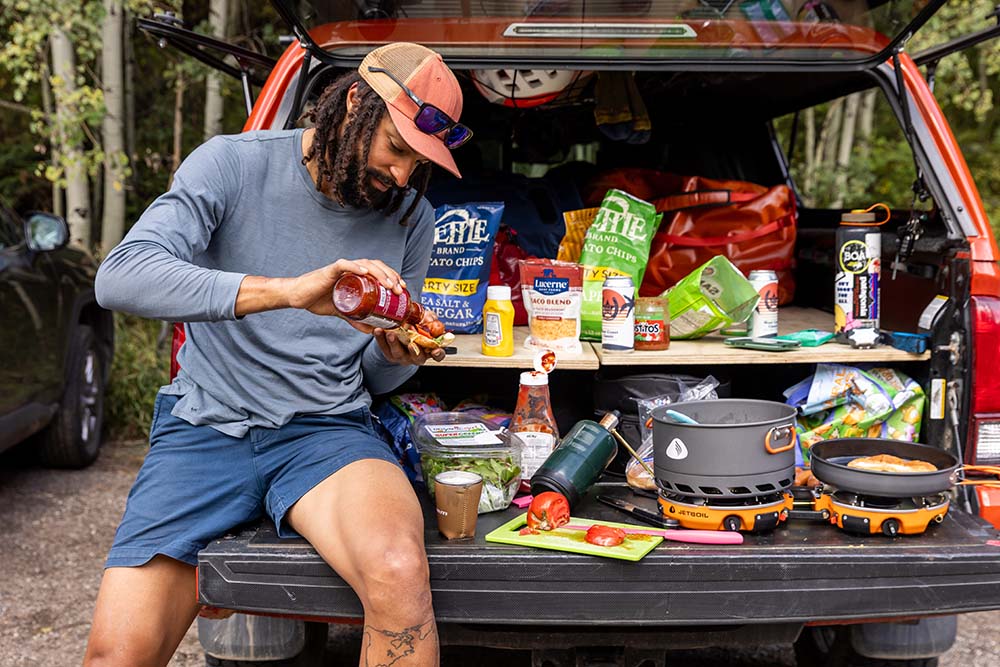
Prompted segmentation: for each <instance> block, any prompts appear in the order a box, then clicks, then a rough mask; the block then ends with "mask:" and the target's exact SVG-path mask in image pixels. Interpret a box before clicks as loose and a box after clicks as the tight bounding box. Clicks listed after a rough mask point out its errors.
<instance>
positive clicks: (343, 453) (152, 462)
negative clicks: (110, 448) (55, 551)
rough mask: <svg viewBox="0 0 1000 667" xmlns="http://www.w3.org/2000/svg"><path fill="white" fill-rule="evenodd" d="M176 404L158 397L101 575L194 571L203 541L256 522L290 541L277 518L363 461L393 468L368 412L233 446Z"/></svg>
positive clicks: (304, 423) (257, 432) (318, 418)
mask: <svg viewBox="0 0 1000 667" xmlns="http://www.w3.org/2000/svg"><path fill="white" fill-rule="evenodd" d="M177 400H178V397H177V396H167V395H164V394H159V395H157V397H156V404H155V407H154V408H153V423H152V425H151V426H150V431H149V442H150V448H149V452H148V453H147V454H146V459H145V462H144V463H143V464H142V468H141V469H140V470H139V476H138V478H137V479H136V481H135V484H133V485H132V490H131V491H130V492H129V494H128V501H127V503H126V505H125V515H124V516H123V517H122V521H121V524H120V525H119V526H118V531H117V532H116V533H115V541H114V544H113V545H112V546H111V552H110V553H109V554H108V560H107V562H106V563H105V564H104V566H105V567H135V566H139V565H142V564H144V563H147V562H149V561H150V560H151V559H152V558H153V557H154V556H156V555H157V554H163V555H165V556H169V557H170V558H175V559H177V560H179V561H182V562H185V563H189V564H191V565H195V564H197V557H198V552H199V551H200V550H201V549H203V548H204V547H205V546H206V545H207V544H208V543H209V542H210V541H212V540H214V539H216V538H218V537H219V536H221V535H223V534H224V533H226V532H227V531H229V530H231V529H233V528H234V527H236V526H238V525H240V524H242V523H246V522H248V521H253V520H256V519H259V518H261V517H262V516H263V514H264V512H267V514H268V516H270V517H271V519H272V520H273V521H274V523H275V525H277V527H278V534H279V535H280V536H281V537H297V536H298V534H297V533H296V532H295V531H293V530H292V529H291V528H289V527H287V526H285V525H284V523H283V520H284V517H285V513H286V512H287V511H288V509H289V508H290V507H291V506H292V505H294V504H295V503H296V501H298V500H299V498H301V497H302V496H304V495H305V494H306V493H307V492H308V491H309V490H310V489H312V488H313V487H314V486H316V485H317V484H319V483H320V482H322V481H323V480H324V479H326V478H327V477H329V476H330V475H332V474H333V473H335V472H337V471H338V470H340V469H341V468H343V467H344V466H346V465H348V464H349V463H353V462H354V461H360V460H362V459H379V460H382V461H389V462H391V463H395V464H396V465H399V461H398V460H397V459H396V457H395V456H394V455H393V453H392V450H391V449H390V448H389V445H388V444H386V442H385V441H384V440H383V439H382V438H381V437H379V432H378V431H377V430H376V427H375V424H374V423H373V421H372V416H371V413H370V412H369V411H368V409H367V408H361V409H358V410H354V411H353V412H348V413H345V414H342V415H310V416H302V417H296V418H294V419H293V420H292V421H290V422H289V423H288V424H285V425H284V426H282V427H281V428H278V429H268V428H251V429H250V430H249V432H247V434H246V435H245V436H244V437H242V438H234V437H232V436H228V435H225V434H224V433H220V432H219V431H217V430H215V429H214V428H212V427H211V426H192V425H191V424H189V423H188V422H186V421H184V420H183V419H178V418H177V417H174V416H173V415H172V414H170V411H171V410H172V409H173V407H174V404H175V403H177Z"/></svg>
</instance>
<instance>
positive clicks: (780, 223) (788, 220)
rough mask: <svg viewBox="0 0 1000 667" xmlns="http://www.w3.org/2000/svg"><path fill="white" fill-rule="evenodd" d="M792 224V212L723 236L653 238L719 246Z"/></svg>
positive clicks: (665, 236) (684, 245)
mask: <svg viewBox="0 0 1000 667" xmlns="http://www.w3.org/2000/svg"><path fill="white" fill-rule="evenodd" d="M792 224H794V218H793V216H792V214H788V215H783V216H781V217H780V218H778V219H777V220H772V221H771V222H768V223H766V224H763V225H761V226H760V227H758V228H757V229H753V230H750V231H748V232H737V233H734V234H727V235H725V236H703V237H700V238H694V237H691V236H676V235H673V234H666V233H662V232H661V233H659V234H657V235H656V236H655V237H654V238H655V239H656V240H657V241H659V242H660V243H669V244H671V245H675V246H683V247H688V248H707V247H709V246H721V245H729V244H731V243H743V242H744V241H751V240H753V239H758V238H760V237H762V236H767V235H768V234H773V233H775V232H777V231H779V230H781V229H783V228H785V227H788V226H789V225H792Z"/></svg>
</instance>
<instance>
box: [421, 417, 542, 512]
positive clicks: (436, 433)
mask: <svg viewBox="0 0 1000 667" xmlns="http://www.w3.org/2000/svg"><path fill="white" fill-rule="evenodd" d="M495 429H496V426H495V425H493V424H490V423H489V422H486V421H483V420H482V419H477V418H476V417H472V416H469V415H467V414H464V413H461V412H432V413H430V414H426V415H421V416H420V417H417V418H416V420H414V422H413V424H412V425H411V426H410V435H411V436H412V437H413V442H414V443H415V444H416V446H417V450H418V451H419V452H420V466H421V468H422V469H423V476H424V482H425V483H426V484H427V490H428V492H429V493H430V494H431V498H433V497H434V476H435V475H437V474H438V473H441V472H444V471H446V470H468V471H469V472H474V473H478V474H479V475H481V476H482V478H483V493H482V495H481V496H480V497H479V513H480V514H484V513H486V512H495V511H497V510H502V509H507V507H508V506H509V505H510V502H511V501H512V500H513V499H514V493H515V492H516V491H517V488H518V486H519V485H520V483H521V448H522V443H521V440H520V439H519V438H518V437H517V436H515V435H512V434H510V433H508V432H507V431H506V430H499V431H498V430H495Z"/></svg>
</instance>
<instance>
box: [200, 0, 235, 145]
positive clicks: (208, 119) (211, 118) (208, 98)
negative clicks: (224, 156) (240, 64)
mask: <svg viewBox="0 0 1000 667" xmlns="http://www.w3.org/2000/svg"><path fill="white" fill-rule="evenodd" d="M228 19H229V0H211V3H210V8H209V10H208V22H209V24H210V25H211V26H212V35H214V36H215V37H216V38H218V39H222V40H224V39H225V38H226V26H227V24H228ZM222 111H223V109H222V75H221V74H220V73H219V72H217V71H215V70H214V69H213V70H212V71H211V72H209V73H208V76H207V77H206V78H205V130H204V133H203V134H204V137H203V138H204V139H205V140H206V141H207V140H209V139H211V138H212V137H214V136H215V135H217V134H222Z"/></svg>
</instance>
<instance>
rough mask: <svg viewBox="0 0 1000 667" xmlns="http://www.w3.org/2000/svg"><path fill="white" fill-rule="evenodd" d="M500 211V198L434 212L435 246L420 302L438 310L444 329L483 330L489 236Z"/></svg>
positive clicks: (493, 232)
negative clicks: (496, 200) (498, 200)
mask: <svg viewBox="0 0 1000 667" xmlns="http://www.w3.org/2000/svg"><path fill="white" fill-rule="evenodd" d="M502 216H503V202H485V203H474V204H462V205H461V206H449V205H445V206H439V207H437V209H436V210H435V211H434V247H433V248H432V249H431V259H430V264H429V265H428V267H427V277H426V278H424V285H423V291H422V292H421V294H420V303H422V304H423V305H424V306H425V307H427V308H430V309H431V310H433V311H434V312H435V313H437V316H438V318H440V320H441V322H442V323H444V326H445V328H446V329H448V331H454V332H455V333H479V332H481V331H482V330H483V304H484V303H486V286H487V285H488V284H489V282H490V263H491V262H492V259H493V239H494V237H495V236H496V234H497V230H498V229H499V228H500V218H501V217H502Z"/></svg>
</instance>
